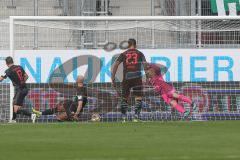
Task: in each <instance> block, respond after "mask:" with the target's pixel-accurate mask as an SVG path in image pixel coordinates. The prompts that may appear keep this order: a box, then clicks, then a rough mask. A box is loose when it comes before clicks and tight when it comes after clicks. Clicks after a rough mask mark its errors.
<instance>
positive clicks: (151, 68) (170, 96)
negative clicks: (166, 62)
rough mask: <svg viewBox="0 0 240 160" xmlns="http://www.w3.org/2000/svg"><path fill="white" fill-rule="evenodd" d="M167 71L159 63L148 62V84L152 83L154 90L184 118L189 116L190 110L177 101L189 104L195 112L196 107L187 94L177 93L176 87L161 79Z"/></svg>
mask: <svg viewBox="0 0 240 160" xmlns="http://www.w3.org/2000/svg"><path fill="white" fill-rule="evenodd" d="M166 72H167V68H166V67H165V66H163V65H160V64H148V67H147V77H148V79H149V84H150V85H152V86H153V87H154V89H155V91H156V92H158V93H160V94H161V97H162V98H163V100H164V102H165V103H167V104H168V105H170V106H171V107H173V108H175V109H176V110H177V111H178V112H180V113H181V114H182V115H183V117H184V119H187V118H188V117H189V116H190V110H186V109H185V108H184V107H183V106H182V105H181V104H179V103H178V101H183V102H186V103H188V104H189V105H191V107H192V109H193V111H194V112H197V110H198V108H197V106H196V104H195V103H194V102H193V101H192V100H191V99H190V98H189V97H187V96H185V95H182V94H178V93H177V92H176V89H175V88H174V87H173V86H172V85H170V84H168V83H166V82H165V81H164V79H163V75H164V74H165V73H166Z"/></svg>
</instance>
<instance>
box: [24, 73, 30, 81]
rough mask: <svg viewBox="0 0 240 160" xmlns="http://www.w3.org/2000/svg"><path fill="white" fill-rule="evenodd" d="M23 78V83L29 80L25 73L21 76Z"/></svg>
mask: <svg viewBox="0 0 240 160" xmlns="http://www.w3.org/2000/svg"><path fill="white" fill-rule="evenodd" d="M23 78H24V81H25V82H26V81H27V80H28V78H29V76H28V74H27V73H25V74H24V75H23Z"/></svg>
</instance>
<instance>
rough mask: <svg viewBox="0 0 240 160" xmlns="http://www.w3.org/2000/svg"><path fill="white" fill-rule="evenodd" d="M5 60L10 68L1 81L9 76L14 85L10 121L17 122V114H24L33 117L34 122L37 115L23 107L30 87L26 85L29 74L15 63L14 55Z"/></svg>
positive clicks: (0, 78)
mask: <svg viewBox="0 0 240 160" xmlns="http://www.w3.org/2000/svg"><path fill="white" fill-rule="evenodd" d="M5 61H6V65H7V66H8V69H7V70H6V71H5V75H4V76H1V77H0V82H1V81H3V80H4V79H6V78H7V77H8V78H9V79H10V80H11V81H12V83H13V86H14V97H13V118H12V120H11V121H10V122H12V123H16V118H17V114H23V115H25V116H29V117H31V119H32V121H33V123H34V122H35V119H36V115H35V114H31V113H30V112H28V111H27V110H24V109H22V106H23V102H24V99H25V97H26V96H27V94H28V88H27V85H26V81H27V79H28V75H27V74H26V72H25V71H24V69H23V68H22V67H21V66H19V65H14V62H13V59H12V57H7V58H6V60H5Z"/></svg>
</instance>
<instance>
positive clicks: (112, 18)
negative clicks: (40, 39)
mask: <svg viewBox="0 0 240 160" xmlns="http://www.w3.org/2000/svg"><path fill="white" fill-rule="evenodd" d="M18 20H22V21H24V20H26V21H27V20H37V21H44V20H54V21H94V20H96V21H135V22H138V21H168V20H196V21H197V20H199V21H201V20H240V16H99V17H97V16H95V17H91V16H89V17H86V16H10V18H9V31H10V32H9V40H10V43H9V44H10V50H9V51H10V55H11V56H12V57H13V59H14V57H15V53H14V51H15V49H14V22H15V21H18ZM199 31H201V30H199ZM153 43H154V42H153ZM13 96H14V89H13V86H12V85H11V86H10V116H9V117H10V120H11V119H12V114H13V107H12V104H13Z"/></svg>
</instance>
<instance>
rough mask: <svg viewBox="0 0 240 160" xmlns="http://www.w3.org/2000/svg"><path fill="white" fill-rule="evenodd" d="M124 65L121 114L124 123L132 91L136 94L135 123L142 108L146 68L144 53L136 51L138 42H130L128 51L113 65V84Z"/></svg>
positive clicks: (133, 40) (131, 40) (132, 40)
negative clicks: (143, 81) (143, 72)
mask: <svg viewBox="0 0 240 160" xmlns="http://www.w3.org/2000/svg"><path fill="white" fill-rule="evenodd" d="M121 63H123V81H122V102H121V112H122V114H123V121H125V119H126V112H127V108H128V101H129V95H130V90H131V89H133V90H136V92H134V93H135V95H134V96H135V119H134V120H135V121H136V120H137V119H138V118H139V114H140V111H141V107H142V93H141V88H142V68H144V69H145V68H146V59H145V56H144V54H143V53H142V52H140V51H139V50H137V49H136V40H135V39H129V40H128V50H127V51H125V52H123V53H122V54H120V56H119V57H118V58H117V60H116V61H115V62H114V64H113V68H112V83H113V85H114V84H115V75H116V72H117V69H118V66H119V65H120V64H121Z"/></svg>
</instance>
